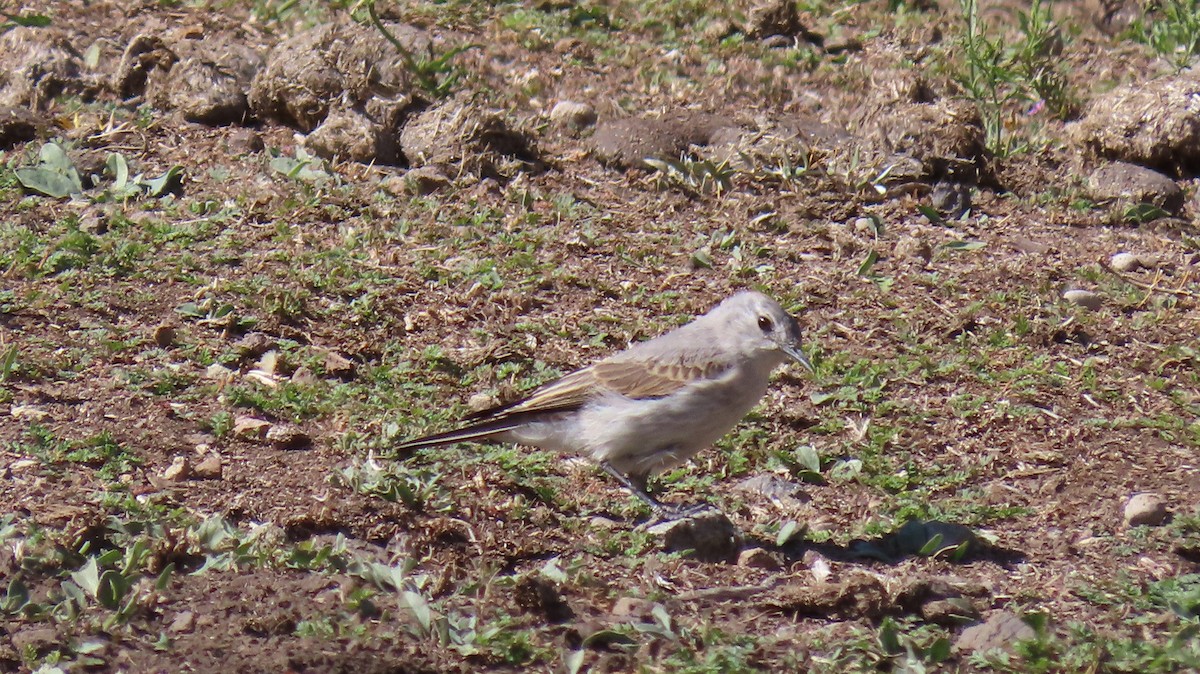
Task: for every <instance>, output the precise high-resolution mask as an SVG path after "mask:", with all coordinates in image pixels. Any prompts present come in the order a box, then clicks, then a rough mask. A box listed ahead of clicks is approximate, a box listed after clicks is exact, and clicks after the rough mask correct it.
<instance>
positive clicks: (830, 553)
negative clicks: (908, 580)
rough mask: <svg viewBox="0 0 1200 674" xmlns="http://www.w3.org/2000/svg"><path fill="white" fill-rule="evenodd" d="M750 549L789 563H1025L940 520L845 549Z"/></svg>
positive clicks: (799, 545) (810, 544)
mask: <svg viewBox="0 0 1200 674" xmlns="http://www.w3.org/2000/svg"><path fill="white" fill-rule="evenodd" d="M747 545H748V546H758V547H762V548H765V549H768V550H774V551H776V552H778V553H780V554H781V555H783V557H784V559H785V560H786V561H789V562H795V561H801V560H803V559H804V556H805V554H806V553H808V552H809V551H813V552H816V553H817V554H820V555H821V556H822V557H825V558H826V559H828V560H830V561H834V562H851V563H862V562H865V561H873V562H880V563H883V564H899V563H900V562H902V561H904V560H905V559H908V558H909V557H914V556H919V557H937V558H942V559H946V560H948V561H951V562H953V563H958V564H965V563H968V562H977V561H991V562H994V563H996V564H999V565H1001V566H1005V567H1008V566H1011V565H1013V564H1016V563H1019V562H1021V561H1023V560H1024V559H1025V553H1024V552H1022V551H1020V550H1014V549H1011V548H1005V547H1003V546H1000V545H997V544H995V543H992V542H990V541H987V540H985V539H984V538H982V537H980V536H978V535H977V534H976V533H975V532H974V531H972V530H971V528H970V527H967V526H964V525H962V524H955V523H953V522H942V521H939V520H931V521H922V520H910V521H908V522H905V523H904V524H903V525H901V526H900V527H898V528H897V529H895V530H893V531H891V532H889V533H886V534H882V535H880V536H877V537H875V538H870V539H855V540H852V541H850V542H849V543H847V544H845V545H840V544H837V543H831V542H814V541H805V540H792V541H788V542H786V543H784V544H783V545H777V544H775V543H774V542H771V541H765V540H761V539H753V538H750V537H747Z"/></svg>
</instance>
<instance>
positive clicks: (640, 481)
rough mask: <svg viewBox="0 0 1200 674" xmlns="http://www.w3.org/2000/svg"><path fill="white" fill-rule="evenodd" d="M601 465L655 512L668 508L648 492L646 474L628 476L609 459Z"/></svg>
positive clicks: (661, 511) (660, 512) (662, 511)
mask: <svg viewBox="0 0 1200 674" xmlns="http://www.w3.org/2000/svg"><path fill="white" fill-rule="evenodd" d="M600 467H601V468H603V469H604V472H606V473H608V474H609V475H612V476H613V478H615V479H616V480H617V482H620V483H621V486H622V487H625V488H626V489H628V490H629V491H630V492H631V493H632V494H633V495H634V496H636V497H638V498H639V499H641V501H642V503H645V504H646V505H648V506H650V509H651V510H653V511H654V512H655V514H658V515H661V514H663V513H664V512H665V511H666V510H667V508H666V507H665V506H663V504H661V503H659V502H658V499H656V498H654V497H653V496H651V495H650V494H649V493H647V492H646V477H645V476H638V477H632V476H626V475H625V474H623V473H622V472H621V471H619V470H617V469H616V468H613V467H612V464H610V463H609V462H607V461H601V462H600Z"/></svg>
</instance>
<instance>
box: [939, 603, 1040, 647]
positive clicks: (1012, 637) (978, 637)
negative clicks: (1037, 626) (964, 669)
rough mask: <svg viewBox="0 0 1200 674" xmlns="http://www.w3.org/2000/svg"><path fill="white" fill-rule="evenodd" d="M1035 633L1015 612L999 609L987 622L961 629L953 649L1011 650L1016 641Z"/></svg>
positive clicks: (1035, 634) (1034, 635) (1031, 636)
mask: <svg viewBox="0 0 1200 674" xmlns="http://www.w3.org/2000/svg"><path fill="white" fill-rule="evenodd" d="M1036 636H1037V633H1036V632H1034V631H1033V628H1032V627H1030V626H1029V625H1027V624H1026V623H1025V621H1024V620H1021V618H1020V617H1019V616H1017V615H1016V614H1015V613H1010V612H1008V611H1001V612H999V613H996V614H995V615H993V616H992V617H991V618H988V619H987V622H984V623H980V624H979V625H972V626H971V627H968V628H967V629H965V630H963V632H962V634H960V635H958V639H957V640H956V641H955V642H954V650H957V651H967V652H982V651H991V650H1002V651H1011V650H1012V648H1013V646H1014V645H1015V644H1016V642H1018V641H1021V640H1022V639H1033V638H1034V637H1036Z"/></svg>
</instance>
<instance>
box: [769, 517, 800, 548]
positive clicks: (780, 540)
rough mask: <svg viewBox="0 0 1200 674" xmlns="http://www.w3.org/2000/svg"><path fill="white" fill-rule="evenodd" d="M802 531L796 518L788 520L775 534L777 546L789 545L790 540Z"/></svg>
mask: <svg viewBox="0 0 1200 674" xmlns="http://www.w3.org/2000/svg"><path fill="white" fill-rule="evenodd" d="M799 532H800V524H799V523H797V522H796V520H788V521H787V522H784V524H783V526H781V527H779V533H778V534H776V535H775V547H777V548H782V547H783V546H785V545H787V543H788V541H790V540H792V538H793V537H794V536H795V535H796V534H797V533H799Z"/></svg>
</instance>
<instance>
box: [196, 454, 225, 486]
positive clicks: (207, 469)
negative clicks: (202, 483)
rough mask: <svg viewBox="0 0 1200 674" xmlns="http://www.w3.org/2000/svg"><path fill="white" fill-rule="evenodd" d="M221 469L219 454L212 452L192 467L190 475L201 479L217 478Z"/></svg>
mask: <svg viewBox="0 0 1200 674" xmlns="http://www.w3.org/2000/svg"><path fill="white" fill-rule="evenodd" d="M222 470H223V467H222V464H221V456H220V455H219V454H216V453H212V454H209V455H208V456H205V457H204V459H203V460H201V461H200V463H198V464H196V465H195V466H194V467H193V468H192V476H193V477H195V478H197V479H201V480H219V479H221V472H222Z"/></svg>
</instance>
